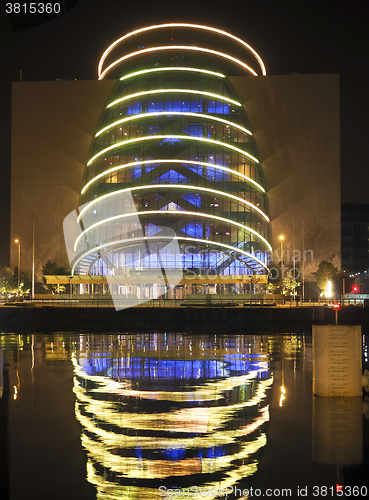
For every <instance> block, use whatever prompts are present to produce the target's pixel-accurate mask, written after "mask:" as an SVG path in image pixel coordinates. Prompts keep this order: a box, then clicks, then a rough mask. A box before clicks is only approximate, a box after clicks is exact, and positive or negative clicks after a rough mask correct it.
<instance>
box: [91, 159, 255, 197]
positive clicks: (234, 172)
mask: <svg viewBox="0 0 369 500" xmlns="http://www.w3.org/2000/svg"><path fill="white" fill-rule="evenodd" d="M155 163H179V164H189V165H199V166H201V167H211V168H214V169H217V170H224V171H225V172H229V173H230V174H234V175H236V176H238V177H241V178H242V179H245V181H247V182H251V183H252V184H254V186H256V187H257V188H258V189H260V191H262V192H263V193H265V189H264V188H263V186H261V185H260V184H258V183H257V182H256V181H254V180H253V179H251V178H250V177H247V175H244V174H241V173H240V172H237V171H236V170H232V169H231V168H227V167H223V166H221V165H216V164H215V163H206V162H203V161H192V160H167V159H158V160H143V161H134V162H132V163H126V164H125V165H119V166H117V167H113V168H110V169H109V170H105V171H104V172H101V174H98V175H96V177H94V178H93V179H91V180H90V181H88V182H87V184H86V185H85V186H84V187H83V189H82V191H81V194H84V193H85V192H86V190H87V189H88V188H89V187H90V186H91V184H93V183H94V182H96V181H97V180H98V179H101V177H104V176H105V175H108V174H111V173H112V172H116V171H118V170H123V169H124V168H131V167H136V166H140V165H150V164H155Z"/></svg>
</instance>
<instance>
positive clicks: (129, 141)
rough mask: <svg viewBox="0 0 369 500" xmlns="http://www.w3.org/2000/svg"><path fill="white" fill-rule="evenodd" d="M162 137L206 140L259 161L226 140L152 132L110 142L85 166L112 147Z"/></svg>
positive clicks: (256, 161) (116, 147)
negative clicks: (143, 135) (152, 133)
mask: <svg viewBox="0 0 369 500" xmlns="http://www.w3.org/2000/svg"><path fill="white" fill-rule="evenodd" d="M164 139H179V140H182V141H185V140H190V141H198V142H206V143H208V144H215V145H217V146H222V147H224V148H228V149H232V150H233V151H236V152H237V153H240V154H241V155H244V156H247V157H248V158H250V160H252V161H253V162H255V163H259V160H257V159H256V158H255V157H254V156H252V155H250V153H247V151H244V150H243V149H240V148H236V146H232V144H228V143H227V142H221V141H215V140H213V139H205V138H203V137H195V136H192V135H161V134H154V135H148V136H145V137H137V138H135V139H126V140H125V141H122V142H117V143H116V144H112V145H111V146H108V147H107V148H105V149H102V150H101V151H99V152H98V153H96V154H95V155H94V156H93V157H92V158H91V159H90V160H89V161H88V162H87V166H89V165H91V163H93V162H94V161H95V160H96V158H98V157H99V156H102V155H104V154H105V153H107V152H108V151H112V150H114V149H118V148H120V147H122V146H127V145H128V144H134V143H136V142H142V141H150V140H151V141H152V140H164Z"/></svg>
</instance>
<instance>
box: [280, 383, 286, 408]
mask: <svg viewBox="0 0 369 500" xmlns="http://www.w3.org/2000/svg"><path fill="white" fill-rule="evenodd" d="M285 394H286V389H285V387H284V385H281V396H280V398H279V406H283V401H284V400H285V399H286V396H285Z"/></svg>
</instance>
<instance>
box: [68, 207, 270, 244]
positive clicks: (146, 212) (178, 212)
mask: <svg viewBox="0 0 369 500" xmlns="http://www.w3.org/2000/svg"><path fill="white" fill-rule="evenodd" d="M149 214H150V215H151V214H152V215H153V214H156V215H158V214H160V215H168V214H175V215H182V216H185V215H191V216H193V217H204V218H208V219H214V220H219V221H221V222H226V223H227V224H230V225H233V226H238V227H240V228H241V229H244V230H246V231H249V232H250V233H252V234H253V235H254V236H256V237H257V238H259V239H260V240H262V241H263V243H264V244H265V245H266V246H267V247H268V248H269V250H270V251H272V250H273V249H272V246H271V245H270V243H269V242H268V241H267V240H266V239H265V238H264V237H263V236H261V234H259V233H258V232H257V231H255V230H254V229H251V227H248V226H245V225H243V224H241V223H240V222H236V221H233V220H231V219H226V218H225V217H217V216H216V215H211V214H206V213H202V212H191V211H186V210H144V211H142V212H132V213H127V214H119V215H114V216H113V217H108V218H107V219H104V220H101V221H99V222H96V223H95V224H92V225H91V226H89V227H88V228H87V229H85V230H84V231H83V232H82V233H81V234H80V235H79V236H78V238H77V239H76V241H75V243H74V251H76V249H77V245H78V243H79V241H80V239H81V238H82V237H83V236H84V235H85V234H86V233H88V232H89V231H91V230H92V229H95V228H96V227H98V226H101V225H102V224H105V223H107V222H113V221H116V220H118V219H125V218H128V217H136V216H138V215H149Z"/></svg>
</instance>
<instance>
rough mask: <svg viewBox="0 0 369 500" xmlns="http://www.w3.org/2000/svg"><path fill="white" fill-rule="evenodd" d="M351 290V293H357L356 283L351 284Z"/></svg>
mask: <svg viewBox="0 0 369 500" xmlns="http://www.w3.org/2000/svg"><path fill="white" fill-rule="evenodd" d="M351 291H352V293H357V292H358V291H359V287H358V285H352V287H351Z"/></svg>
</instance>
